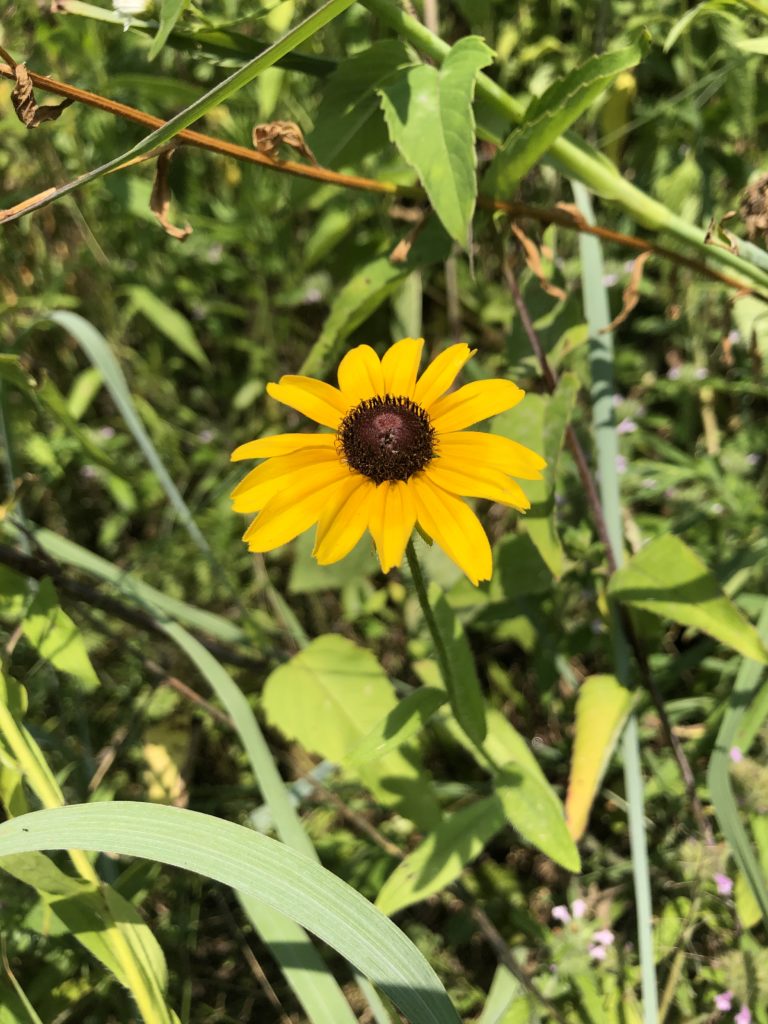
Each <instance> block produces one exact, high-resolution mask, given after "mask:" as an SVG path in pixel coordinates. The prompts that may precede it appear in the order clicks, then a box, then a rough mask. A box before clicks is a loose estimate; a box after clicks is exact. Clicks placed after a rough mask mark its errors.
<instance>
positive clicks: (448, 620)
mask: <svg viewBox="0 0 768 1024" xmlns="http://www.w3.org/2000/svg"><path fill="white" fill-rule="evenodd" d="M429 603H430V605H431V607H432V614H433V615H434V617H435V623H436V624H437V629H438V632H439V633H440V636H441V637H442V639H443V644H444V646H445V650H446V654H447V657H448V664H449V667H450V672H449V673H448V674H447V678H446V680H445V687H446V691H447V693H448V700H449V701H450V702H451V710H452V711H453V714H454V716H455V718H456V721H457V722H458V723H459V725H460V726H461V727H462V729H463V730H464V732H466V734H467V736H469V738H470V739H472V740H474V742H475V743H477V744H482V742H483V740H484V739H485V733H486V726H485V700H484V698H483V691H482V690H481V689H480V680H479V679H478V677H477V669H476V668H475V658H474V655H473V654H472V650H471V648H470V646H469V643H468V641H467V637H466V635H465V633H464V627H463V626H462V624H461V622H460V621H459V618H458V616H457V615H456V614H455V613H454V611H453V609H452V608H451V606H450V605H449V604H448V601H447V600H446V597H445V594H444V593H443V591H442V590H441V589H440V587H439V586H438V585H437V584H436V583H430V584H429Z"/></svg>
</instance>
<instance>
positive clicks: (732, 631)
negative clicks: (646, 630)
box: [608, 533, 768, 664]
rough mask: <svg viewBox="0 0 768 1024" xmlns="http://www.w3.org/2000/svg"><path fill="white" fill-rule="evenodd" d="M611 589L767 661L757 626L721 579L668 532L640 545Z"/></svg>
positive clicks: (625, 601) (616, 594) (746, 654)
mask: <svg viewBox="0 0 768 1024" xmlns="http://www.w3.org/2000/svg"><path fill="white" fill-rule="evenodd" d="M608 593H609V594H610V596H611V597H613V598H615V599H616V600H617V601H621V602H622V603H623V604H628V605H630V606H631V607H633V608H641V609H643V610H644V611H648V612H651V613H652V614H654V615H658V616H659V617H660V618H665V619H672V620H673V621H674V622H678V623H680V624H681V625H683V626H692V627H694V628H695V629H699V630H701V632H702V633H707V634H709V636H712V637H714V638H715V639H716V640H719V641H720V642H721V643H723V644H726V646H728V647H731V648H733V650H734V651H738V652H739V654H743V655H744V657H745V658H753V659H754V660H755V661H759V662H762V663H763V664H768V651H767V650H766V648H765V646H764V645H763V643H762V641H761V640H760V637H759V636H758V634H757V632H756V630H755V627H754V626H753V625H752V623H751V622H749V621H748V620H747V619H745V618H744V616H743V615H742V614H741V612H740V611H739V610H738V608H737V607H736V606H735V605H734V604H733V603H732V602H731V601H729V600H728V598H727V597H725V595H724V594H723V592H722V591H721V589H720V587H719V586H718V584H717V580H716V579H715V577H714V576H713V575H712V573H711V572H710V571H709V569H707V567H706V565H705V564H704V563H703V562H702V561H701V559H700V558H699V556H698V555H697V554H696V553H695V552H694V551H692V550H691V548H689V547H688V545H687V544H686V543H685V542H684V541H683V540H681V539H680V538H679V537H676V536H675V535H674V534H671V533H666V534H664V535H663V536H661V537H657V538H655V539H654V540H652V541H651V542H650V543H648V544H646V545H645V547H644V548H641V549H640V551H638V553H637V554H636V555H634V556H633V557H632V558H631V559H630V560H629V561H628V562H627V564H626V565H625V566H624V567H623V568H622V569H619V571H618V572H616V573H615V574H614V575H613V577H612V578H611V581H610V583H609V585H608Z"/></svg>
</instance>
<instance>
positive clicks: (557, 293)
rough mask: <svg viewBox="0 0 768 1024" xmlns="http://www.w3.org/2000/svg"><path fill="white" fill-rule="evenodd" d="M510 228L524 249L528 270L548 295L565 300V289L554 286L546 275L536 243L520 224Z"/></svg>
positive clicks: (512, 225)
mask: <svg viewBox="0 0 768 1024" xmlns="http://www.w3.org/2000/svg"><path fill="white" fill-rule="evenodd" d="M510 227H511V228H512V234H513V235H514V236H515V238H516V239H517V240H518V242H519V243H520V245H521V246H522V247H523V252H524V253H525V262H526V264H527V265H528V269H529V270H530V272H531V273H532V274H533V275H534V277H536V278H537V279H538V282H539V284H540V285H541V287H542V288H543V289H544V291H545V292H546V293H547V295H551V296H552V298H553V299H564V298H565V297H566V295H565V292H564V291H563V289H562V288H558V286H557V285H556V284H552V282H551V281H550V280H549V278H548V277H547V276H546V274H545V273H544V268H543V267H542V265H541V253H540V252H539V250H538V249H537V248H536V243H535V242H534V241H532V239H530V238H529V237H528V235H526V233H525V232H524V231H523V229H522V228H521V227H520V226H519V225H518V224H514V223H513V224H510Z"/></svg>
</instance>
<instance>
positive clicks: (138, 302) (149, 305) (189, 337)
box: [127, 284, 210, 367]
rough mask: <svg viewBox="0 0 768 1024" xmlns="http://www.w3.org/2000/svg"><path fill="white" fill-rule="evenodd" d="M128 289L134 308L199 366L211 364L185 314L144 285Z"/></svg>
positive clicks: (132, 286) (136, 285)
mask: <svg viewBox="0 0 768 1024" xmlns="http://www.w3.org/2000/svg"><path fill="white" fill-rule="evenodd" d="M127 291H128V295H129V296H130V305H131V306H132V307H133V309H137V310H138V311H139V312H140V313H142V314H143V315H144V316H145V317H146V318H147V320H149V321H150V322H151V323H152V324H154V326H155V327H156V328H157V329H158V331H162V333H163V334H164V335H165V336H166V338H168V340H169V341H171V342H173V344H174V345H175V346H176V348H178V350H179V351H180V352H183V353H184V355H185V356H188V357H189V358H190V359H192V360H193V361H194V362H196V363H197V365H198V366H202V367H206V366H209V365H210V363H209V360H208V356H207V355H206V354H205V352H204V351H203V349H202V346H201V345H200V342H199V341H198V340H197V338H196V337H195V332H194V331H193V330H192V325H191V324H190V322H189V320H187V318H186V317H185V316H183V315H182V314H181V313H179V311H178V310H177V309H174V308H173V307H172V306H169V305H168V303H167V302H163V300H162V299H161V298H158V296H157V295H155V293H154V292H152V291H150V290H149V288H145V287H144V286H143V285H140V284H135V285H131V286H130V287H129V288H128V289H127Z"/></svg>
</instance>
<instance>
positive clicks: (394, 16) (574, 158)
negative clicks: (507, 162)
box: [361, 0, 768, 287]
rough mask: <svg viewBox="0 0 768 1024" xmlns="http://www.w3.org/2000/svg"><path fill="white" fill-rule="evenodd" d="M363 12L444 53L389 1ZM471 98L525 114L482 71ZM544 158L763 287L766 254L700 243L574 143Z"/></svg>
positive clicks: (562, 141) (515, 117)
mask: <svg viewBox="0 0 768 1024" xmlns="http://www.w3.org/2000/svg"><path fill="white" fill-rule="evenodd" d="M361 2H362V4H363V6H364V7H367V8H368V10H369V11H371V12H372V13H373V14H375V15H376V16H377V17H378V18H381V20H382V21H383V22H385V23H386V24H387V25H389V26H390V27H391V28H392V29H394V31H395V32H397V33H398V35H400V36H401V37H403V38H404V39H407V40H408V42H409V43H411V44H412V45H413V46H415V47H416V48H417V49H418V50H420V51H421V52H422V53H424V54H426V55H427V56H428V57H430V58H431V59H432V60H434V61H435V62H436V63H437V64H440V63H442V61H443V60H444V58H445V56H446V54H447V53H448V51H449V50H450V46H449V45H448V43H446V42H444V41H443V40H442V39H440V38H439V36H436V35H435V34H434V33H432V32H430V31H429V29H428V28H426V27H425V26H424V25H422V24H421V22H419V21H418V20H417V19H416V18H412V17H411V16H410V15H408V14H406V13H405V12H404V11H403V10H401V9H400V8H399V7H398V6H397V5H396V4H394V3H392V0H361ZM476 90H477V96H478V98H479V99H481V100H484V101H485V102H486V103H487V104H488V105H489V106H491V107H493V108H494V109H495V110H496V111H497V112H498V113H500V114H501V115H502V116H503V117H505V118H507V119H508V120H509V121H511V122H512V123H513V124H519V123H520V122H521V121H522V120H523V116H524V113H525V109H524V107H523V104H522V103H520V101H519V100H516V99H515V98H514V97H513V96H510V94H509V93H508V92H506V91H505V90H504V89H502V88H501V86H500V85H498V83H496V82H494V81H493V79H491V78H489V77H488V76H487V75H486V74H484V73H483V72H480V74H479V75H478V76H477V86H476ZM549 156H550V158H551V159H552V160H553V162H555V163H556V164H557V165H558V167H559V168H560V169H561V170H562V171H563V172H564V173H566V174H568V175H572V176H573V177H574V178H576V179H577V180H578V181H580V182H583V183H584V184H585V185H587V186H588V187H589V188H590V189H591V190H592V191H593V192H595V193H597V195H599V196H602V197H603V198H604V199H609V200H613V201H614V202H616V203H618V204H619V205H620V206H621V207H623V209H624V210H626V211H627V213H629V214H630V216H632V218H633V219H634V220H635V221H636V222H637V223H638V224H641V225H643V227H646V228H650V229H651V230H653V231H658V232H659V233H661V234H664V233H667V234H669V235H672V236H673V237H675V238H676V239H677V240H678V241H681V242H685V243H687V244H689V245H692V246H694V248H696V249H697V250H698V252H699V254H700V255H702V256H704V257H705V258H707V259H712V260H714V261H715V262H716V263H720V264H725V265H727V266H728V267H730V268H732V269H733V270H735V271H737V272H738V273H739V274H741V275H742V276H744V277H746V278H749V279H750V280H751V281H754V282H755V283H756V284H759V285H761V286H762V287H766V286H768V254H766V253H765V252H763V251H762V250H761V249H759V248H758V247H757V246H754V245H751V244H750V243H749V242H739V243H738V254H737V253H733V252H730V251H729V250H727V249H724V248H722V247H720V246H713V245H707V244H705V241H704V238H705V233H704V231H703V230H702V229H701V228H698V227H696V226H695V225H693V224H689V223H688V221H686V220H683V218H682V217H679V216H678V215H677V214H676V213H674V212H673V211H672V210H670V209H668V208H667V207H666V206H665V205H664V204H663V203H660V202H659V201H658V200H656V199H653V198H652V197H651V196H648V195H646V194H645V193H644V192H643V191H641V189H639V188H637V186H635V185H633V184H632V183H631V182H629V181H627V180H626V178H624V177H623V175H621V174H620V173H619V171H618V170H617V168H616V167H615V166H614V165H613V164H612V163H611V162H610V160H607V159H606V158H605V157H603V156H602V155H601V154H600V153H598V152H596V151H595V150H593V149H592V148H591V147H590V146H588V145H587V144H585V143H583V142H581V141H580V140H575V139H574V140H571V139H570V138H568V137H566V136H561V137H560V138H559V139H558V140H557V141H556V142H554V143H553V144H552V146H551V147H550V149H549Z"/></svg>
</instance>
